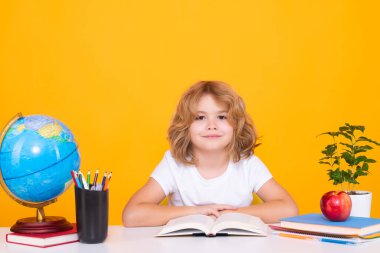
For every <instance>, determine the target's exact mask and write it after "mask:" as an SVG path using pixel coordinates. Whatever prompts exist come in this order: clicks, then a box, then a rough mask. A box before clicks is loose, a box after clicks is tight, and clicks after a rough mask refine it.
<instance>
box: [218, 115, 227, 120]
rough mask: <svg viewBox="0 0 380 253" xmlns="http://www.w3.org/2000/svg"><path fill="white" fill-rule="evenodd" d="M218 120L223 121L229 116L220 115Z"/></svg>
mask: <svg viewBox="0 0 380 253" xmlns="http://www.w3.org/2000/svg"><path fill="white" fill-rule="evenodd" d="M218 119H222V120H223V119H227V116H224V115H219V116H218Z"/></svg>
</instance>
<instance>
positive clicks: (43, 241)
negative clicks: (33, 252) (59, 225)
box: [5, 224, 79, 248]
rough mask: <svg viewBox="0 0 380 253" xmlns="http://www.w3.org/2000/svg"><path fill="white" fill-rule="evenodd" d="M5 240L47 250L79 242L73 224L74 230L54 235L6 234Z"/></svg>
mask: <svg viewBox="0 0 380 253" xmlns="http://www.w3.org/2000/svg"><path fill="white" fill-rule="evenodd" d="M5 239H6V242H7V243H14V244H21V245H26V246H33V247H39V248H47V247H52V246H57V245H62V244H67V243H73V242H78V241H79V238H78V234H77V227H76V224H73V228H72V229H70V230H66V231H60V232H54V233H44V234H26V233H8V234H6V237H5Z"/></svg>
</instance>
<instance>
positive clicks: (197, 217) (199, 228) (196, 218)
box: [158, 214, 214, 236]
mask: <svg viewBox="0 0 380 253" xmlns="http://www.w3.org/2000/svg"><path fill="white" fill-rule="evenodd" d="M213 223H214V219H213V218H211V217H210V216H206V215H201V214H194V215H187V216H183V217H179V218H176V219H172V220H170V221H169V222H168V223H167V224H166V225H165V226H164V227H163V228H162V230H161V231H160V233H159V234H158V236H163V235H171V234H172V233H173V232H179V233H176V234H175V235H178V234H180V233H181V231H182V232H183V233H182V234H192V233H193V232H198V233H199V232H204V233H205V234H206V235H208V234H209V233H210V229H211V227H212V225H213ZM173 235H174V234H173Z"/></svg>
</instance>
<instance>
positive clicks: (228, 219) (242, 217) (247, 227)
mask: <svg viewBox="0 0 380 253" xmlns="http://www.w3.org/2000/svg"><path fill="white" fill-rule="evenodd" d="M228 229H230V230H229V231H228ZM238 230H244V231H241V233H238ZM267 231H268V229H267V225H266V224H265V223H264V222H263V221H262V220H261V219H260V218H258V217H256V216H252V215H248V214H242V213H225V214H222V215H221V216H219V218H218V219H216V221H215V224H214V226H213V227H212V229H211V233H212V234H216V233H220V232H221V233H223V232H226V233H228V232H230V233H232V234H247V232H250V233H251V234H257V235H263V236H266V235H267Z"/></svg>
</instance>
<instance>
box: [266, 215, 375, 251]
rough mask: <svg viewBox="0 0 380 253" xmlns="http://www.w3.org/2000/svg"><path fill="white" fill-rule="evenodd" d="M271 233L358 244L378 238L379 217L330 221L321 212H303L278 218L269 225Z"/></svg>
mask: <svg viewBox="0 0 380 253" xmlns="http://www.w3.org/2000/svg"><path fill="white" fill-rule="evenodd" d="M270 227H271V228H272V230H273V234H276V235H279V236H284V237H290V238H297V239H305V240H317V241H322V242H332V243H340V244H358V243H363V242H368V241H372V240H374V239H376V238H379V239H380V219H375V218H364V217H353V216H351V217H349V218H348V219H347V220H346V221H338V222H337V221H330V220H328V219H326V218H325V217H324V216H323V215H322V214H315V213H312V214H305V215H299V216H295V217H290V218H285V219H281V220H280V225H279V226H276V225H270Z"/></svg>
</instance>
